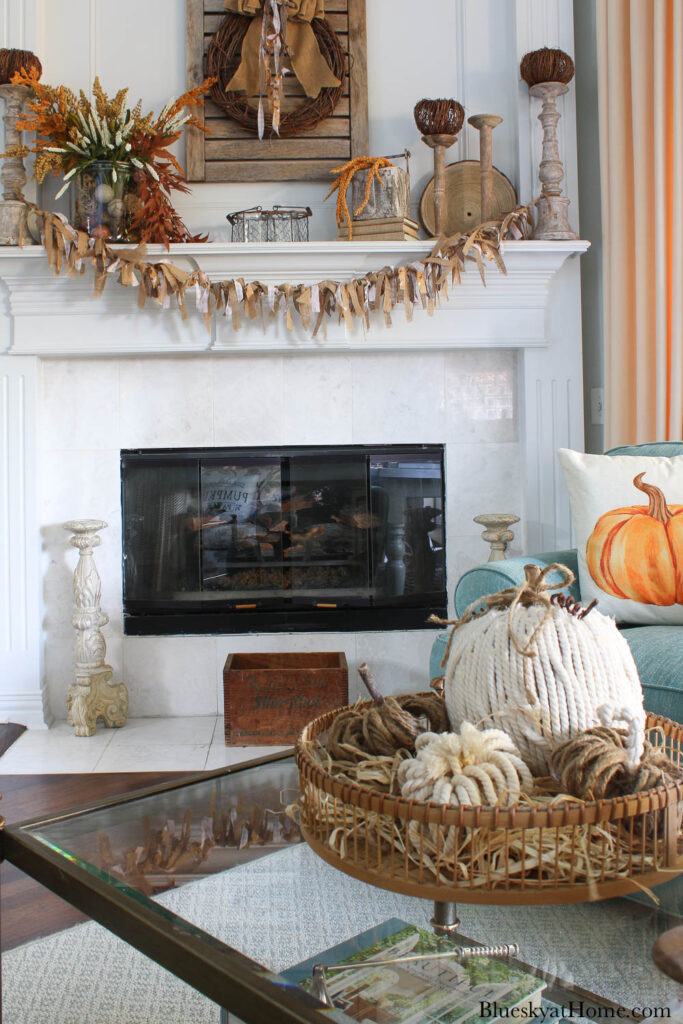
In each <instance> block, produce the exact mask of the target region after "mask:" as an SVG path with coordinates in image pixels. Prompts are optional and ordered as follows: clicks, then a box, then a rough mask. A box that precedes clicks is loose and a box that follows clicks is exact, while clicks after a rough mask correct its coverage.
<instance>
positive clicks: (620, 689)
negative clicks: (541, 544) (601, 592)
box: [444, 564, 645, 775]
mask: <svg viewBox="0 0 683 1024" xmlns="http://www.w3.org/2000/svg"><path fill="white" fill-rule="evenodd" d="M551 572H556V573H559V574H560V576H561V580H560V582H558V583H556V584H553V585H549V584H548V582H547V576H548V574H549V573H551ZM525 574H526V579H525V581H524V583H522V584H521V585H520V586H519V587H511V588H509V589H507V590H503V591H500V592H499V593H497V594H491V595H489V596H488V597H487V598H486V601H485V603H486V606H487V607H486V609H485V610H484V611H483V612H482V611H478V610H477V606H479V605H480V604H481V602H476V603H475V605H473V606H471V607H470V608H468V609H467V611H466V612H465V614H464V615H463V617H462V618H461V619H459V620H458V621H457V622H456V623H455V624H454V628H453V632H452V633H451V637H450V640H449V645H448V648H447V651H446V657H445V659H444V663H445V665H446V672H445V679H444V697H445V702H446V709H447V711H448V718H449V721H450V724H451V728H452V729H458V728H459V727H460V725H461V723H462V722H463V721H469V722H474V723H475V724H482V723H485V724H487V725H491V724H493V725H495V726H497V727H498V728H501V729H503V730H504V731H505V732H506V733H507V734H508V735H509V736H510V737H511V738H512V740H513V741H514V743H515V745H516V746H517V747H518V749H519V752H520V754H521V756H522V757H523V759H524V760H525V762H526V763H527V765H528V766H529V768H530V769H531V771H532V772H533V773H534V774H536V775H548V774H549V773H550V757H551V752H552V750H553V749H554V748H555V747H557V746H558V745H559V744H560V743H562V742H564V741H565V740H567V739H570V738H571V737H572V736H575V735H576V734H577V733H579V732H583V731H585V730H586V729H590V728H592V727H594V726H597V725H600V724H601V720H600V717H599V715H598V708H600V707H601V706H602V705H606V706H609V707H610V708H612V709H614V710H612V712H611V722H610V723H608V724H618V723H619V721H620V719H622V718H623V716H622V713H621V712H622V709H623V712H624V714H625V715H626V716H627V717H628V719H629V720H633V721H637V722H638V723H639V724H640V730H641V743H640V749H639V750H637V751H636V752H635V755H637V757H640V755H641V754H642V735H643V729H644V722H645V712H644V710H643V692H642V688H641V685H640V680H639V678H638V672H637V670H636V666H635V663H634V661H633V657H632V655H631V652H630V649H629V646H628V644H627V642H626V640H625V639H624V637H623V636H622V635H621V634H620V633H619V631H618V629H617V627H616V625H615V623H614V621H613V619H610V618H608V617H607V616H605V615H602V614H601V613H600V612H599V611H597V610H595V609H594V608H593V607H589V608H584V609H582V608H581V607H580V606H579V605H577V604H575V603H574V602H572V601H571V600H567V599H566V598H564V596H563V595H558V596H557V597H555V598H554V599H553V600H551V593H550V592H551V591H553V590H557V589H559V588H563V587H566V586H568V585H570V584H571V583H572V582H573V580H574V574H573V573H572V572H571V570H569V569H567V568H566V566H563V565H558V564H553V565H550V566H547V567H546V568H545V569H543V570H541V569H539V567H538V566H536V565H527V566H525ZM588 612H590V614H588ZM602 724H605V723H604V722H603V723H602Z"/></svg>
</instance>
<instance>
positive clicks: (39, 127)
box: [3, 67, 213, 246]
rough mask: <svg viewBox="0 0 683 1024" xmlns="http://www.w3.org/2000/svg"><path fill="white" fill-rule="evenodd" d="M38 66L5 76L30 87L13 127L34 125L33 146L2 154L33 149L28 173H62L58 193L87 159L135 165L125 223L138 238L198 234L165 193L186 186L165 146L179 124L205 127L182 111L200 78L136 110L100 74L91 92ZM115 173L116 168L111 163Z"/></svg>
mask: <svg viewBox="0 0 683 1024" xmlns="http://www.w3.org/2000/svg"><path fill="white" fill-rule="evenodd" d="M39 77H40V76H39V73H38V71H37V70H36V69H35V68H33V67H31V68H29V69H28V70H26V69H24V68H22V69H21V70H20V71H18V72H17V73H16V74H15V75H14V76H13V78H12V83H13V84H14V85H23V86H26V87H27V88H29V89H30V90H31V91H32V93H33V99H31V100H29V101H28V102H27V103H26V107H27V111H28V112H27V113H26V114H24V115H23V116H22V117H20V118H19V120H18V121H17V123H16V127H17V129H18V130H20V131H27V132H35V133H36V138H35V142H34V144H33V145H32V146H20V147H18V152H14V151H12V152H10V151H8V152H7V153H5V154H3V155H4V156H14V155H21V156H22V157H24V156H27V155H28V153H29V152H33V153H35V154H36V162H35V171H34V173H35V177H36V178H37V180H38V181H39V182H42V181H43V180H44V179H45V177H46V176H47V175H48V174H54V175H60V174H61V175H62V176H63V181H64V184H63V186H62V188H61V189H60V190H59V192H58V193H57V197H59V196H61V195H62V194H63V193H64V192H66V190H67V189H68V188H69V186H70V184H71V182H72V180H73V178H74V177H75V176H76V175H77V174H80V173H81V172H82V171H84V170H85V169H86V168H87V167H89V166H90V165H91V164H92V163H93V162H95V161H100V160H109V161H113V162H115V163H119V162H120V163H125V164H129V165H130V166H131V167H132V169H133V171H134V178H135V185H136V201H135V203H134V206H133V209H132V218H131V230H132V234H133V235H134V237H135V238H136V239H138V240H140V241H143V242H160V243H162V244H163V245H166V246H167V245H168V244H169V243H170V242H192V241H202V240H204V239H203V238H201V237H199V236H193V235H192V234H191V233H190V231H189V230H188V229H187V227H186V226H185V225H184V224H183V222H182V220H181V218H180V217H179V216H178V214H177V213H176V211H175V209H174V207H173V203H172V201H171V194H172V193H173V192H189V191H190V189H189V188H188V186H187V184H186V183H185V177H184V172H183V168H182V167H181V166H180V164H179V163H178V161H177V160H176V158H175V157H174V156H173V154H172V153H171V152H170V149H169V147H170V146H172V145H173V143H174V142H176V141H177V140H178V139H179V138H180V135H181V133H182V130H183V128H184V126H185V125H192V126H194V127H196V128H199V129H200V130H202V131H204V130H205V129H204V125H203V122H202V121H201V120H200V118H198V117H197V116H196V115H195V114H190V113H186V108H187V107H196V106H198V105H199V104H201V103H202V102H203V99H202V98H203V96H204V94H205V93H206V92H208V90H209V89H210V87H211V85H212V84H213V83H212V80H210V79H207V80H206V81H205V82H203V83H202V84H201V85H200V86H198V87H197V88H195V89H191V90H188V91H187V92H185V93H183V95H182V96H179V97H178V99H176V100H169V102H168V103H167V104H166V106H165V107H164V108H163V110H162V111H161V113H160V114H159V115H158V116H156V115H155V114H154V113H153V112H151V111H150V112H149V113H147V114H144V115H143V113H142V101H138V103H137V104H136V105H135V107H133V109H130V108H129V107H128V106H127V97H128V89H120V90H119V91H118V92H117V93H116V95H115V96H114V97H113V98H110V97H109V96H108V95H107V93H106V92H105V91H104V90H103V88H102V86H101V84H100V81H99V78H96V79H95V81H94V83H93V99H92V100H90V99H89V98H88V97H87V96H86V95H85V93H84V92H83V90H81V92H80V94H79V95H78V96H76V94H75V93H74V92H72V91H71V90H70V89H67V88H66V87H65V86H63V85H60V86H57V87H56V88H55V87H53V86H50V85H46V84H44V83H43V82H40V81H39ZM112 178H113V180H114V181H116V169H115V168H114V170H113V171H112Z"/></svg>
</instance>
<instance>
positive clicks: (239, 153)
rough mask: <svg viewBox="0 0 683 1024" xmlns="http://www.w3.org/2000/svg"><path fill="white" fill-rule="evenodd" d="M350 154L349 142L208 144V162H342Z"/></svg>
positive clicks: (307, 141) (282, 140) (260, 140)
mask: <svg viewBox="0 0 683 1024" xmlns="http://www.w3.org/2000/svg"><path fill="white" fill-rule="evenodd" d="M349 152H350V144H349V140H348V139H298V138H297V139H251V140H249V141H246V142H243V141H241V140H234V141H231V140H228V139H226V140H223V141H220V142H219V141H215V142H214V141H213V140H208V141H207V143H206V146H205V148H204V153H205V156H206V159H207V160H270V159H272V160H297V159H299V160H301V159H311V158H315V159H326V158H328V157H335V158H337V159H340V158H342V157H345V156H347V155H348V153H349Z"/></svg>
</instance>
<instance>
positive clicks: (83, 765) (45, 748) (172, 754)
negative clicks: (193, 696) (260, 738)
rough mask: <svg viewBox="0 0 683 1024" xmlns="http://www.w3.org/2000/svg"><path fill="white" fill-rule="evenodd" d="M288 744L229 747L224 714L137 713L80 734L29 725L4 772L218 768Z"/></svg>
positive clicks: (59, 726) (60, 725) (0, 767)
mask: <svg viewBox="0 0 683 1024" xmlns="http://www.w3.org/2000/svg"><path fill="white" fill-rule="evenodd" d="M284 749H286V748H285V747H226V746H225V743H224V740H223V718H222V717H221V716H218V717H216V716H215V715H211V716H202V717H196V718H132V719H129V721H128V722H127V723H126V725H125V726H124V728H123V729H103V728H102V727H101V726H98V728H97V732H96V733H95V735H94V736H74V734H73V729H72V728H71V726H70V725H68V724H67V723H66V722H57V723H56V724H55V725H53V726H52V728H50V729H29V730H28V731H27V732H25V733H23V734H22V735H21V736H20V737H19V739H18V740H16V742H15V743H13V744H12V746H11V747H10V748H9V750H8V751H7V752H6V753H5V754H4V755H3V756H2V757H0V775H12V774H24V775H29V774H33V773H36V774H38V773H49V772H143V771H149V772H157V771H159V772H163V771H178V772H180V771H212V770H214V769H216V768H221V767H223V766H224V765H230V764H237V763H238V762H240V761H249V760H251V759H252V758H255V757H265V756H266V755H267V754H269V753H276V752H278V751H280V750H284Z"/></svg>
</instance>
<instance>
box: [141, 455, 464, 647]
mask: <svg viewBox="0 0 683 1024" xmlns="http://www.w3.org/2000/svg"><path fill="white" fill-rule="evenodd" d="M121 478H122V509H123V559H124V584H123V596H124V628H125V632H126V633H128V634H150V633H163V634H172V633H239V632H252V631H259V632H261V631H274V630H283V631H285V630H322V629H327V630H330V629H333V630H344V629H354V630H362V629H391V628H403V629H405V628H417V627H420V626H423V625H425V624H426V619H427V618H428V616H429V615H430V614H431V613H432V612H434V613H436V614H439V615H443V614H445V611H446V603H447V602H446V569H445V564H446V563H445V530H444V478H443V447H442V446H440V445H411V446H396V445H390V446H383V447H359V446H350V447H335V448H318V447H308V448H288V449H262V448H257V449H249V450H246V449H244V448H234V449H215V448H214V449H202V450H192V451H189V450H183V449H166V450H163V451H162V450H147V451H125V452H122V453H121Z"/></svg>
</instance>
